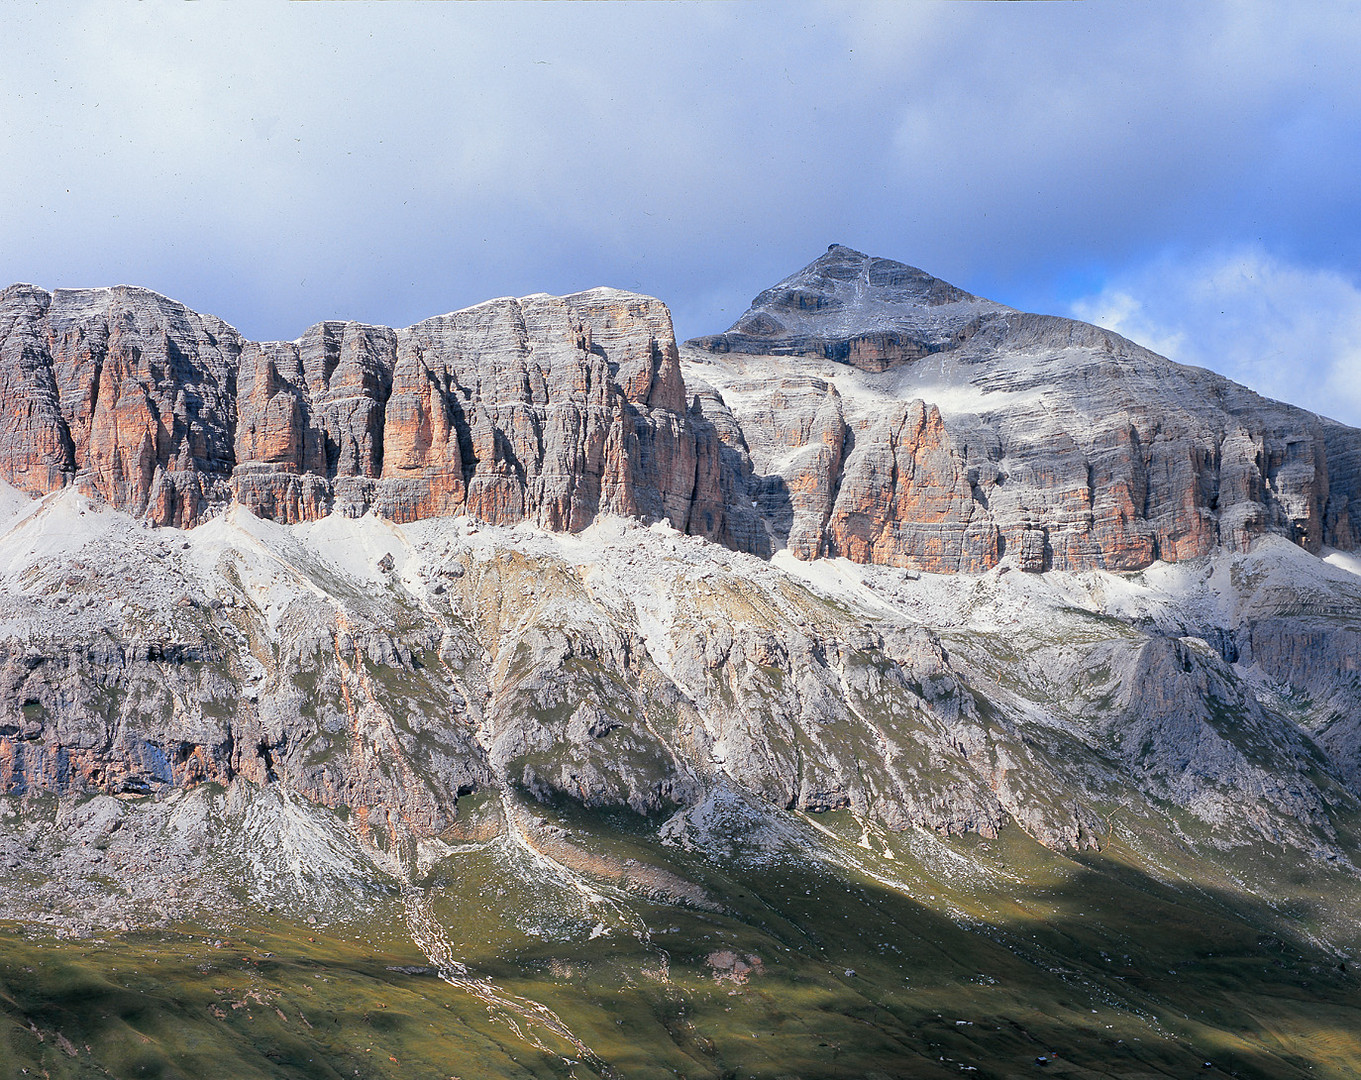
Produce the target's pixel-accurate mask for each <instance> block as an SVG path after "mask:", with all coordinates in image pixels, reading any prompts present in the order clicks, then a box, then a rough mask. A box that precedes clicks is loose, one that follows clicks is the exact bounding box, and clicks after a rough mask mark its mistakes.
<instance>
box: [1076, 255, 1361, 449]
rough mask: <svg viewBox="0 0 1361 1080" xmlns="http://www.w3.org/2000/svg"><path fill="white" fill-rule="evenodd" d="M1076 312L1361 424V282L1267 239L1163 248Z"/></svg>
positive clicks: (1167, 352)
mask: <svg viewBox="0 0 1361 1080" xmlns="http://www.w3.org/2000/svg"><path fill="white" fill-rule="evenodd" d="M1071 312H1072V314H1073V315H1074V316H1075V317H1076V318H1079V319H1083V320H1085V321H1087V322H1093V323H1096V324H1097V325H1098V326H1104V327H1106V328H1107V329H1110V330H1114V331H1115V332H1116V333H1119V334H1123V335H1124V336H1125V337H1128V338H1131V339H1132V340H1134V341H1137V342H1139V343H1140V344H1141V345H1145V346H1147V347H1148V348H1151V349H1153V350H1154V351H1156V352H1160V353H1162V354H1163V355H1164V356H1169V357H1171V358H1172V359H1173V360H1177V361H1179V362H1181V363H1184V364H1194V365H1196V366H1198V367H1206V368H1210V369H1211V370H1214V371H1218V372H1220V373H1221V374H1224V375H1227V376H1229V378H1231V379H1234V380H1235V381H1237V382H1240V383H1243V384H1244V385H1246V386H1250V387H1251V388H1252V389H1254V390H1256V391H1258V392H1259V393H1262V394H1265V395H1266V396H1268V397H1272V398H1277V399H1279V400H1282V401H1289V402H1292V403H1293V404H1296V405H1303V406H1304V407H1305V408H1307V409H1310V410H1312V411H1314V412H1317V413H1321V414H1323V415H1325V416H1331V417H1333V418H1334V419H1338V420H1342V421H1344V422H1345V423H1349V424H1353V425H1356V426H1361V285H1358V282H1357V281H1356V280H1354V279H1352V278H1350V277H1348V276H1346V275H1344V274H1341V273H1338V272H1337V271H1335V270H1329V269H1318V268H1313V267H1307V266H1299V265H1295V264H1293V263H1291V262H1288V261H1286V260H1284V259H1281V258H1279V257H1276V256H1273V255H1271V254H1269V253H1267V252H1266V251H1264V250H1263V249H1262V248H1261V247H1259V246H1250V247H1242V248H1237V249H1235V250H1232V251H1226V252H1217V253H1212V254H1202V255H1199V256H1197V257H1194V258H1189V259H1182V258H1177V257H1175V256H1171V255H1164V256H1162V257H1160V258H1158V259H1155V260H1153V261H1151V262H1148V263H1146V264H1144V265H1143V266H1140V267H1138V268H1135V269H1131V270H1128V271H1125V272H1123V273H1121V274H1119V275H1117V276H1116V277H1115V278H1114V279H1113V280H1111V281H1110V282H1109V283H1108V284H1107V285H1106V287H1105V288H1104V289H1103V290H1102V291H1101V292H1099V293H1097V294H1095V295H1092V296H1087V297H1083V298H1081V299H1079V300H1076V301H1074V302H1073V304H1072V306H1071Z"/></svg>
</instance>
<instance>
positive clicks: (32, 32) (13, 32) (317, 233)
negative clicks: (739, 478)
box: [0, 0, 1361, 424]
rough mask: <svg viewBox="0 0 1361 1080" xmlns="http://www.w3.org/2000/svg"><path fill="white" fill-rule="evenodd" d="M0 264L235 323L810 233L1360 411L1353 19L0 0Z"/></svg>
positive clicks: (741, 270) (688, 297) (1219, 8)
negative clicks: (157, 294)
mask: <svg viewBox="0 0 1361 1080" xmlns="http://www.w3.org/2000/svg"><path fill="white" fill-rule="evenodd" d="M0 34H3V36H4V39H5V41H6V43H7V47H6V49H5V63H4V65H3V67H0V207H2V208H0V279H3V280H4V281H6V282H8V281H32V282H35V283H37V284H39V285H43V286H44V287H47V288H58V287H64V286H80V285H105V284H116V283H119V282H127V283H133V284H140V285H147V286H150V287H151V288H154V289H158V290H160V291H161V292H164V293H167V294H169V295H171V296H174V297H176V298H177V299H180V300H183V301H184V302H185V303H187V304H189V305H190V306H191V307H194V308H196V309H198V310H201V311H210V312H212V313H214V314H217V315H220V316H221V317H222V318H224V319H226V320H227V321H228V322H230V323H232V324H233V325H235V326H237V327H238V328H239V329H240V330H241V331H242V332H243V333H245V334H247V335H248V336H251V337H255V338H269V337H275V338H292V337H296V336H297V335H298V334H300V333H301V332H302V331H303V329H304V328H305V327H306V326H307V325H309V324H310V323H313V322H315V321H317V320H319V319H322V318H334V317H342V318H357V319H363V320H368V321H372V322H382V323H387V324H391V325H406V324H409V323H411V322H414V321H416V320H418V319H421V318H424V317H426V316H428V315H431V314H435V313H439V312H443V311H449V310H452V309H455V308H458V307H464V306H467V305H469V304H472V303H476V302H478V301H480V300H484V299H487V298H489V297H493V296H501V295H506V294H514V295H524V294H527V293H531V292H540V291H547V292H568V291H572V290H576V289H581V288H589V287H591V286H594V285H601V284H608V285H616V286H620V287H623V288H630V289H637V290H641V291H643V292H648V293H652V294H654V295H657V296H660V297H662V298H663V299H665V300H666V301H667V302H668V303H669V304H670V305H671V308H672V311H673V313H674V316H675V320H676V329H677V332H678V333H679V334H680V335H681V336H682V337H690V336H694V335H697V334H701V333H711V332H714V331H717V330H720V329H723V328H724V327H726V326H727V325H728V324H729V323H731V322H732V321H733V320H734V319H735V318H736V317H737V315H738V314H740V313H741V311H742V310H743V309H744V308H745V307H746V305H747V303H748V302H749V301H750V299H751V297H752V296H754V295H755V294H756V293H757V292H759V291H760V290H761V289H763V288H765V287H766V286H768V285H770V284H772V283H773V282H775V281H776V280H778V279H779V278H781V277H784V276H785V275H787V274H789V273H791V272H792V271H794V270H796V269H798V268H799V267H800V266H802V265H804V264H805V263H807V262H809V261H811V260H812V259H814V258H816V257H817V256H818V255H819V254H820V253H821V252H822V251H823V250H825V248H826V247H827V245H828V244H829V243H832V242H838V243H845V244H849V245H851V246H852V247H856V248H859V249H861V250H864V251H868V252H870V253H872V254H876V255H882V256H886V257H889V258H894V259H900V260H902V261H904V262H909V263H912V264H914V265H917V266H920V267H922V268H924V269H926V270H928V271H930V272H932V273H934V274H937V275H939V276H941V277H944V278H946V279H947V280H950V281H952V282H954V283H956V284H958V285H961V286H963V287H964V288H967V289H969V290H971V291H973V292H977V293H981V294H983V295H985V296H989V297H991V298H993V299H996V300H1000V301H1002V302H1004V303H1009V304H1012V305H1015V306H1018V307H1023V308H1026V309H1029V310H1038V311H1047V312H1053V313H1057V314H1074V315H1078V316H1079V317H1082V318H1086V319H1091V320H1094V321H1098V322H1101V323H1103V324H1104V325H1107V326H1111V327H1113V328H1114V329H1117V330H1120V331H1121V332H1123V333H1126V334H1129V335H1130V336H1132V337H1135V338H1136V339H1137V340H1140V341H1143V342H1144V343H1146V344H1149V345H1152V346H1153V347H1155V348H1158V349H1159V350H1160V351H1164V352H1167V353H1168V354H1169V355H1171V356H1173V357H1174V358H1175V359H1179V360H1183V361H1186V362H1189V363H1196V364H1202V365H1205V366H1208V367H1214V368H1218V369H1219V370H1223V371H1225V372H1226V373H1227V374H1229V375H1232V376H1233V377H1235V378H1239V379H1241V380H1242V381H1245V382H1247V383H1249V384H1250V385H1252V386H1254V387H1255V388H1257V389H1259V390H1261V391H1263V392H1265V393H1268V394H1271V395H1273V396H1277V397H1282V398H1285V399H1288V400H1292V401H1296V402H1298V403H1300V404H1304V405H1307V406H1308V407H1310V408H1313V409H1316V410H1319V411H1322V412H1325V413H1328V414H1330V415H1333V416H1336V417H1338V418H1339V419H1344V420H1347V421H1349V422H1351V423H1355V424H1361V245H1359V244H1358V240H1359V239H1361V168H1358V165H1359V164H1361V162H1359V161H1358V156H1359V153H1358V151H1359V150H1361V95H1358V94H1357V92H1356V88H1355V81H1356V67H1357V64H1358V60H1359V59H1361V5H1358V4H1355V3H1345V2H1338V0H1333V2H1329V3H1305V4H1301V3H1298V2H1295V3H1286V2H1282V3H1277V4H1258V3H1252V2H1251V0H1236V2H1232V3H1216V2H1213V0H1187V2H1185V3H1178V4H1158V3H1149V2H1140V3H1127V4H1117V3H1101V2H1097V0H1094V2H1091V3H1087V4H1081V5H1076V4H936V3H921V4H914V3H906V2H901V0H900V2H895V3H889V4H883V5H877V4H869V3H865V4H857V3H845V2H836V3H812V2H808V3H799V2H790V0H785V2H781V3H778V4H755V3H745V4H687V3H666V4H639V5H625V4H567V5H561V6H557V5H545V4H516V5H508V6H500V5H495V4H467V5H465V4H334V5H332V4H298V5H283V4H264V5H259V6H252V5H249V4H243V3H232V4H230V5H228V4H208V3H203V4H173V5H172V4H161V3H154V2H153V3H147V4H140V5H131V4H126V5H125V4H116V3H110V2H107V0H99V2H95V3H89V4H84V5H82V4H62V5H53V4H37V3H32V4H26V3H19V2H15V0H10V2H9V3H6V4H5V5H4V6H3V7H0Z"/></svg>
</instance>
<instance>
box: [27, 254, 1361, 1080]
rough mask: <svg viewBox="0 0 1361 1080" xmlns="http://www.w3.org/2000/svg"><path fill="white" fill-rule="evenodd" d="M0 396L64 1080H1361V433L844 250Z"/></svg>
mask: <svg viewBox="0 0 1361 1080" xmlns="http://www.w3.org/2000/svg"><path fill="white" fill-rule="evenodd" d="M0 373H3V376H4V377H3V379H0V399H2V400H3V416H4V424H3V435H0V475H3V478H4V479H5V481H7V486H6V487H5V488H4V489H3V493H2V497H0V582H3V586H2V587H0V792H2V793H3V794H0V868H3V876H0V918H2V919H3V920H4V921H3V922H0V1016H3V1017H4V1018H5V1020H4V1022H5V1024H7V1025H8V1026H7V1027H5V1028H4V1029H3V1030H4V1034H3V1036H0V1037H3V1038H4V1039H5V1040H6V1044H7V1046H8V1048H9V1051H10V1058H11V1060H13V1061H18V1062H23V1063H24V1067H27V1068H30V1069H34V1070H37V1069H46V1070H48V1072H49V1073H50V1074H52V1075H72V1076H75V1075H85V1074H86V1073H87V1072H91V1070H93V1071H98V1070H101V1069H102V1070H105V1072H107V1073H110V1074H112V1075H119V1076H121V1075H129V1076H131V1075H140V1074H141V1070H143V1069H145V1070H146V1072H147V1073H151V1072H159V1073H161V1074H162V1075H183V1074H186V1073H188V1072H191V1071H193V1072H196V1073H201V1074H204V1075H224V1076H227V1075H230V1076H245V1075H257V1074H258V1075H262V1076H263V1075H269V1076H277V1075H290V1076H292V1075H298V1076H303V1075H308V1076H310V1075H317V1076H333V1075H334V1076H341V1075H346V1076H348V1075H355V1074H356V1073H357V1074H359V1075H364V1076H380V1075H382V1076H386V1075H394V1076H395V1075H401V1074H402V1073H403V1072H406V1073H407V1074H410V1073H411V1072H412V1071H413V1070H414V1071H415V1072H416V1074H418V1075H464V1076H471V1075H478V1076H495V1075H507V1076H526V1075H528V1076H570V1075H575V1076H586V1075H600V1076H628V1077H633V1076H651V1075H676V1074H680V1073H684V1074H685V1075H691V1076H715V1077H716V1076H729V1075H753V1076H769V1077H776V1076H788V1075H799V1076H835V1075H846V1076H936V1075H947V1074H948V1075H958V1074H959V1073H960V1072H961V1071H974V1072H978V1073H979V1074H980V1075H984V1076H1011V1075H1020V1074H1023V1073H1028V1072H1029V1071H1030V1070H1032V1069H1034V1068H1036V1067H1037V1066H1036V1064H1035V1063H1036V1061H1037V1059H1038V1058H1039V1057H1044V1058H1045V1059H1046V1065H1045V1067H1046V1068H1048V1069H1050V1070H1051V1071H1056V1072H1061V1073H1062V1071H1063V1070H1067V1074H1068V1075H1074V1076H1117V1075H1119V1076H1142V1075H1169V1074H1170V1075H1182V1074H1184V1073H1187V1072H1188V1071H1190V1070H1195V1071H1196V1072H1197V1073H1198V1074H1206V1075H1241V1076H1262V1077H1268V1076H1270V1077H1280V1076H1304V1075H1306V1074H1308V1075H1311V1076H1318V1075H1336V1076H1347V1075H1353V1074H1354V1073H1355V1071H1356V1069H1357V1068H1358V1067H1361V1042H1358V1040H1357V1038H1356V1036H1355V1035H1354V1032H1356V1031H1358V1030H1361V1014H1359V1013H1358V1005H1359V1004H1361V1000H1359V999H1358V996H1357V991H1356V984H1355V978H1356V976H1355V973H1354V972H1353V970H1352V968H1351V962H1350V957H1351V956H1352V955H1353V954H1354V953H1355V951H1356V949H1357V948H1358V947H1361V935H1358V932H1357V928H1356V923H1355V918H1354V912H1355V907H1356V903H1357V902H1358V900H1361V877H1359V876H1358V870H1357V865H1358V862H1361V842H1359V841H1358V836H1359V835H1361V834H1359V833H1358V825H1359V824H1361V801H1358V800H1361V664H1358V660H1357V658H1358V657H1361V557H1358V556H1357V555H1356V554H1353V553H1352V552H1354V550H1355V547H1356V538H1357V537H1358V536H1361V518H1358V514H1361V497H1354V495H1353V493H1354V492H1356V491H1357V487H1358V485H1361V432H1358V431H1356V430H1355V429H1351V428H1347V427H1345V426H1343V425H1340V424H1337V423H1335V422H1333V421H1329V420H1326V419H1324V418H1320V417H1317V416H1314V415H1313V414H1310V413H1307V412H1305V411H1303V410H1299V409H1295V408H1293V407H1291V406H1288V405H1284V404H1281V403H1277V402H1271V401H1267V400H1265V399H1262V398H1260V397H1258V396H1256V395H1254V394H1253V393H1251V391H1249V390H1246V389H1244V388H1242V387H1238V386H1236V385H1234V384H1232V383H1230V382H1228V381H1227V380H1224V379H1222V378H1220V377H1219V376H1216V375H1213V374H1211V373H1209V372H1205V371H1200V370H1197V369H1189V368H1185V367H1181V366H1179V365H1176V364H1174V363H1172V362H1171V361H1169V360H1166V359H1165V358H1162V357H1158V356H1156V355H1155V354H1153V353H1150V352H1148V351H1147V350H1144V349H1141V348H1140V347H1139V346H1137V345H1135V344H1133V343H1131V342H1128V341H1126V340H1124V339H1122V338H1120V337H1118V336H1116V335H1113V334H1110V333H1108V332H1106V331H1103V330H1099V329H1097V328H1095V327H1090V326H1086V325H1085V324H1081V323H1075V322H1072V321H1070V320H1063V319H1055V318H1049V317H1044V316H1036V315H1025V314H1022V313H1019V312H1016V311H1013V310H1011V309H1009V308H1005V307H1003V306H1001V305H998V304H994V303H991V302H989V301H985V300H981V299H979V298H977V297H973V296H971V295H969V294H967V293H965V292H963V291H962V290H959V289H956V288H954V287H953V286H950V285H947V284H945V283H944V282H941V281H938V280H937V279H935V278H932V277H930V276H929V275H927V274H925V273H924V272H922V271H919V270H916V269H913V268H911V267H907V266H904V265H902V264H898V263H892V262H888V261H887V260H882V259H871V258H869V257H867V256H865V255H862V254H859V253H857V252H853V251H850V250H849V249H847V248H843V247H839V246H834V247H832V248H831V249H829V251H828V252H827V254H826V255H824V256H823V257H822V258H820V259H818V260H817V261H815V262H814V263H812V264H811V265H810V266H809V267H807V268H805V269H804V270H803V271H800V272H799V273H798V274H796V275H794V276H793V277H791V278H788V279H786V280H785V281H784V282H781V283H780V284H779V285H777V286H775V287H774V288H772V289H770V290H767V291H766V292H765V293H762V294H761V296H759V297H757V299H756V301H755V302H754V303H753V305H752V308H751V310H750V311H749V312H748V313H747V314H746V315H744V316H743V317H742V318H741V319H739V320H738V322H737V323H736V324H735V325H734V327H733V328H732V329H731V330H729V331H727V332H726V333H724V334H720V335H715V336H713V337H707V338H701V339H697V340H696V341H692V342H688V343H686V344H685V345H683V346H679V347H678V346H677V345H676V343H675V341H674V338H673V336H672V331H671V327H670V319H669V316H668V314H667V312H666V309H665V307H664V306H663V305H662V304H661V303H660V302H659V301H656V300H652V299H650V298H647V297H641V296H637V295H634V294H629V293H621V292H617V291H614V290H604V289H600V290H592V291H590V292H587V293H579V294H575V295H573V296H568V297H562V298H554V297H547V296H533V297H526V298H523V299H519V300H512V299H504V300H496V301H491V302H489V303H486V304H482V305H478V306H477V307H474V308H470V309H468V310H466V311H462V312H455V313H452V314H450V315H445V316H440V317H438V318H435V319H430V320H427V321H425V322H423V323H419V324H417V325H416V326H413V327H409V328H407V329H404V330H391V329H387V328H383V327H373V326H365V325H360V324H355V323H323V324H320V325H319V326H317V327H314V328H312V329H311V330H309V331H308V332H307V333H306V334H304V335H303V337H302V338H301V339H299V341H297V342H292V343H278V342H275V343H252V342H249V341H246V340H244V339H243V338H242V337H241V336H240V335H239V334H237V333H236V332H235V331H234V330H232V329H231V327H229V326H227V325H226V324H225V323H222V322H221V321H220V320H217V319H214V318H210V317H205V316H199V315H196V314H195V313H193V312H190V311H188V309H186V308H184V307H183V306H182V305H179V304H176V303H174V302H173V301H170V300H167V299H165V298H164V297H160V296H158V295H156V294H154V293H150V292H147V291H145V290H139V289H131V288H127V287H119V288H115V289H107V290H75V291H72V290H59V291H57V292H55V293H52V294H48V293H46V292H44V291H42V290H40V289H36V288H34V287H32V286H26V285H19V286H12V287H11V288H9V289H7V290H5V291H4V293H3V294H0ZM129 972H131V973H132V974H131V976H130V978H131V981H129V975H128V973H129ZM186 1003H188V1004H186ZM1056 1052H1057V1056H1055V1053H1056ZM1206 1060H1208V1061H1210V1063H1211V1065H1210V1067H1209V1068H1208V1069H1203V1068H1202V1066H1203V1065H1204V1064H1205V1061H1206ZM91 1074H93V1073H91Z"/></svg>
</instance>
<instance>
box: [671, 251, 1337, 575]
mask: <svg viewBox="0 0 1361 1080" xmlns="http://www.w3.org/2000/svg"><path fill="white" fill-rule="evenodd" d="M687 344H688V349H687V351H686V354H685V357H686V364H685V370H686V374H687V378H688V379H689V380H690V382H691V384H692V385H696V386H698V385H700V384H701V383H702V384H705V385H706V386H707V387H709V388H711V390H712V392H711V393H710V394H709V395H707V397H702V398H701V401H702V402H704V407H705V411H706V413H707V414H715V413H718V412H722V413H723V414H724V419H725V420H726V421H727V424H726V430H728V431H730V432H731V431H733V430H740V431H741V432H742V434H743V439H742V441H741V442H740V444H739V443H738V441H737V440H736V439H734V438H733V437H732V436H731V435H729V436H727V437H726V438H727V440H728V442H729V444H730V447H731V449H732V450H733V451H734V452H735V453H738V454H745V455H746V457H747V460H748V461H749V462H750V466H749V471H750V480H749V481H748V488H749V490H750V491H751V493H752V497H753V498H755V499H756V500H757V502H758V503H759V504H760V505H762V506H763V507H765V508H766V512H765V515H764V517H765V521H766V522H767V524H768V526H769V528H770V529H771V533H772V538H773V539H772V543H773V544H774V545H775V546H784V545H786V544H787V545H788V546H789V547H790V549H791V550H793V551H794V552H795V553H796V554H798V555H800V557H804V558H809V557H814V556H816V555H841V556H845V557H847V558H850V559H852V560H855V561H857V562H877V563H887V564H890V565H897V566H903V567H910V568H914V569H918V570H931V571H977V570H981V569H986V568H988V567H991V566H995V565H997V564H998V563H999V562H1001V561H1002V560H1004V559H1007V558H1009V557H1014V559H1015V561H1016V563H1017V565H1019V566H1020V567H1021V568H1022V569H1027V570H1043V569H1049V568H1067V569H1089V568H1105V569H1112V570H1136V569H1141V568H1143V567H1145V566H1148V565H1149V564H1150V563H1152V562H1153V561H1154V560H1156V559H1162V560H1165V561H1177V560H1179V559H1184V558H1188V557H1193V556H1198V555H1204V554H1206V553H1208V552H1209V551H1211V550H1212V549H1214V548H1215V547H1217V546H1223V547H1227V548H1230V549H1232V550H1236V551H1243V550H1246V549H1247V548H1248V547H1249V546H1250V545H1251V544H1252V542H1253V541H1254V540H1255V539H1256V538H1258V537H1260V536H1262V535H1265V534H1267V533H1276V534H1280V535H1284V536H1287V537H1289V538H1290V539H1292V540H1293V541H1295V542H1296V543H1298V544H1300V545H1301V546H1302V547H1304V548H1305V549H1307V550H1309V551H1312V552H1317V551H1319V550H1320V548H1321V547H1322V546H1323V545H1330V546H1333V547H1337V548H1342V549H1351V548H1353V547H1354V546H1355V545H1356V543H1357V541H1358V538H1361V498H1358V484H1359V483H1361V480H1358V477H1361V470H1358V460H1359V458H1361V432H1358V431H1357V430H1356V429H1354V428H1347V427H1345V426H1344V425H1341V424H1337V423H1334V422H1332V421H1329V420H1326V419H1324V418H1321V417H1318V416H1315V415H1313V414H1311V413H1308V412H1305V411H1304V410H1301V409H1296V408H1293V407H1291V406H1288V405H1283V404H1281V403H1279V402H1274V401H1268V400H1266V399H1264V398H1261V397H1259V396H1258V395H1256V394H1253V393H1252V392H1251V391H1248V390H1246V389H1244V388H1243V387H1241V386H1238V385H1236V384H1234V383H1232V382H1230V381H1229V380H1227V379H1224V378H1222V377H1220V376H1217V375H1214V374H1212V373H1210V372H1208V371H1203V370H1200V369H1196V368H1187V367H1183V366H1181V365H1179V364H1175V363H1173V362H1172V361H1169V360H1167V359H1165V358H1164V357H1161V356H1158V355H1156V354H1155V353H1152V352H1149V351H1148V350H1147V349H1143V348H1141V347H1140V346H1138V345H1136V344H1134V343H1133V342H1131V341H1128V340H1126V339H1124V338H1122V337H1120V336H1119V335H1117V334H1112V333H1110V332H1108V331H1105V330H1101V329H1099V328H1097V327H1094V326H1089V325H1087V324H1085V323H1079V322H1074V321H1072V320H1069V319H1060V318H1054V317H1049V316H1042V315H1027V314H1023V313H1021V312H1018V311H1013V310H1011V309H1009V308H1005V307H1003V306H1001V305H999V304H995V303H992V302H991V301H987V300H981V299H979V298H978V297H975V296H971V295H970V294H968V293H965V292H963V291H962V290H959V289H956V288H954V287H953V286H951V285H948V284H946V283H945V282H942V281H938V280H937V279H935V278H932V277H930V276H929V275H928V274H925V273H924V272H922V271H920V270H917V269H915V268H913V267H909V266H904V265H902V264H900V263H894V262H890V261H888V260H885V259H876V258H870V257H869V256H866V255H863V254H861V253H860V252H856V251H852V250H850V249H849V248H845V247H841V246H839V245H834V246H833V247H831V248H830V249H829V250H828V251H827V253H826V254H825V255H824V256H822V258H820V259H818V260H816V261H815V262H813V263H812V264H810V265H809V266H807V267H805V268H804V269H803V270H801V271H800V272H799V273H797V274H795V275H793V276H792V277H789V278H787V279H785V280H784V281H783V282H781V283H780V284H779V285H776V286H775V287H774V288H772V289H768V290H766V291H765V292H763V293H762V294H761V295H760V296H758V297H757V298H756V299H755V300H754V301H753V303H752V307H751V309H750V310H749V311H748V312H747V313H746V314H745V315H743V316H742V318H740V319H739V320H738V321H737V322H736V323H735V324H734V325H733V327H732V329H730V330H729V331H727V332H726V333H723V334H719V335H715V336H712V337H706V338H699V339H696V340H694V341H691V342H689V343H687ZM776 372H778V377H776V378H772V373H776Z"/></svg>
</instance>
